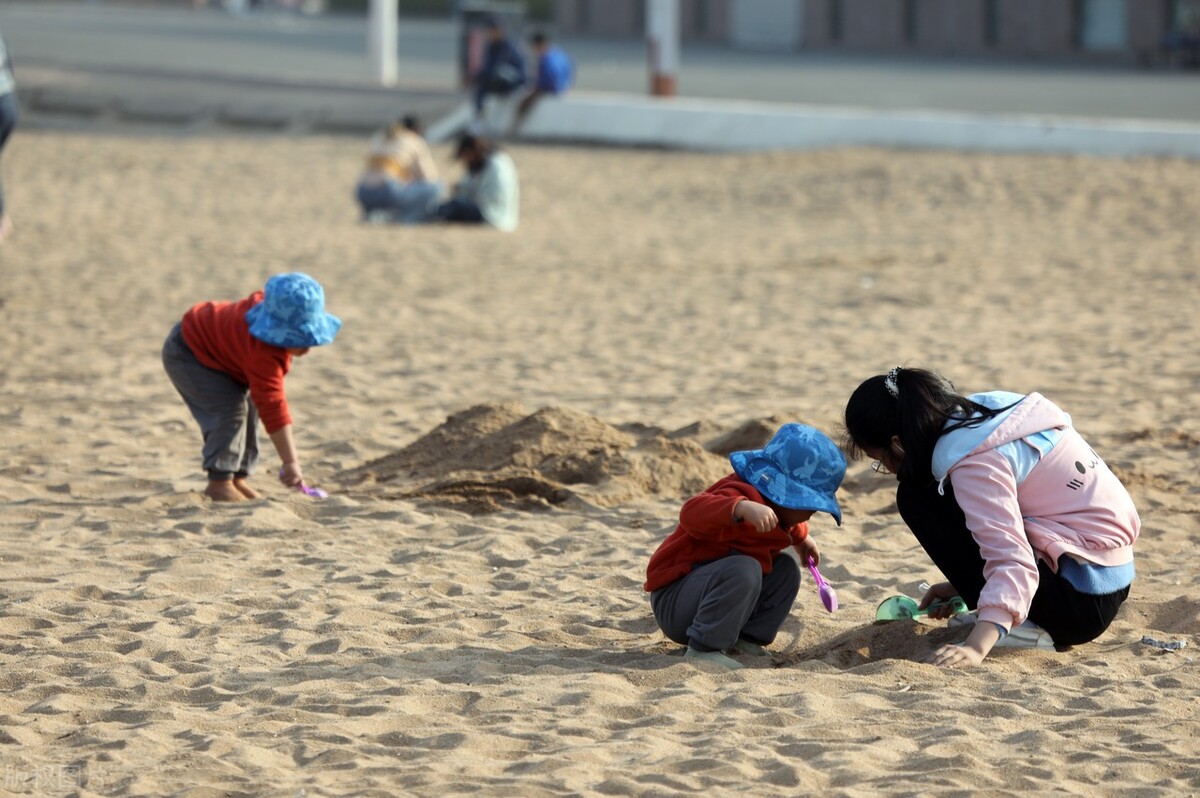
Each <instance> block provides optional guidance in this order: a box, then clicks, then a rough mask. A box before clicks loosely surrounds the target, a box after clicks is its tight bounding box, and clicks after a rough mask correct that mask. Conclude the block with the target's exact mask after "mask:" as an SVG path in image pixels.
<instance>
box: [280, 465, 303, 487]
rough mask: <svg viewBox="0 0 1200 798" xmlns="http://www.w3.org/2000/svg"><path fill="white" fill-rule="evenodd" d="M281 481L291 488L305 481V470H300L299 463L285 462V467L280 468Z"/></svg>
mask: <svg viewBox="0 0 1200 798" xmlns="http://www.w3.org/2000/svg"><path fill="white" fill-rule="evenodd" d="M279 481H280V482H282V483H283V484H284V485H287V486H288V487H289V488H294V487H296V486H297V485H299V484H300V483H301V482H303V481H304V472H303V471H301V470H300V464H299V463H284V464H283V468H281V469H279Z"/></svg>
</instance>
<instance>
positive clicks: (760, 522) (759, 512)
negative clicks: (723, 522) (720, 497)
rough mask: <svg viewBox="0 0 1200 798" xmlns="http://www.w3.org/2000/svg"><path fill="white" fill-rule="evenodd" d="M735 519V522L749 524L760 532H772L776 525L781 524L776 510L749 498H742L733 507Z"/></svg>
mask: <svg viewBox="0 0 1200 798" xmlns="http://www.w3.org/2000/svg"><path fill="white" fill-rule="evenodd" d="M733 520H734V522H735V523H743V524H749V525H750V526H752V527H754V529H755V530H756V531H758V532H763V533H766V532H770V531H771V530H772V529H774V528H775V527H777V526H779V518H778V517H777V516H776V515H775V511H774V510H772V509H771V508H770V507H768V506H767V505H765V504H759V503H758V502H752V501H750V500H749V499H742V500H741V501H740V502H738V503H737V506H735V507H734V508H733Z"/></svg>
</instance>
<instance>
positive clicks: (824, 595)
mask: <svg viewBox="0 0 1200 798" xmlns="http://www.w3.org/2000/svg"><path fill="white" fill-rule="evenodd" d="M808 570H809V573H811V574H812V576H813V581H815V582H816V583H817V592H818V593H820V594H821V603H822V604H824V605H825V609H827V610H829V611H830V612H833V611H834V610H836V609H837V608H838V603H837V593H834V592H833V588H832V587H830V586H829V583H828V582H826V581H825V577H823V576H821V572H820V571H818V570H817V561H816V560H814V559H813V558H812V557H809V558H808Z"/></svg>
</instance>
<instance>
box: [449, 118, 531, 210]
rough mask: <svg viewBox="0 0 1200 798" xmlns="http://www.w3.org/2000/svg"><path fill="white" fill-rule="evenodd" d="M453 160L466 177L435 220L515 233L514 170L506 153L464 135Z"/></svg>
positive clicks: (517, 206) (517, 188) (516, 195)
mask: <svg viewBox="0 0 1200 798" xmlns="http://www.w3.org/2000/svg"><path fill="white" fill-rule="evenodd" d="M454 157H455V160H459V161H462V162H463V165H464V166H466V168H467V174H466V175H465V176H464V177H463V179H462V180H460V181H459V182H458V183H457V184H456V185H455V187H454V193H453V195H452V197H451V198H450V200H449V201H448V202H444V203H442V205H441V207H439V208H438V210H437V217H438V218H440V219H442V220H444V221H447V222H467V223H476V224H480V223H483V224H490V225H491V226H492V227H495V228H496V229H498V230H505V231H510V230H515V229H517V221H518V219H519V217H520V199H521V197H520V186H519V184H518V181H517V167H516V166H515V165H514V164H513V160H512V158H510V157H509V155H508V153H506V152H503V151H502V150H499V149H497V148H496V146H495V145H494V144H492V142H490V141H488V140H487V139H485V138H482V137H480V136H475V135H471V134H467V135H465V136H463V137H462V138H461V139H460V140H459V142H458V149H457V151H456V152H455V154H454Z"/></svg>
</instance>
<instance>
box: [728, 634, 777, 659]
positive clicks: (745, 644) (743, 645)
mask: <svg viewBox="0 0 1200 798" xmlns="http://www.w3.org/2000/svg"><path fill="white" fill-rule="evenodd" d="M733 650H734V651H736V652H737V653H739V654H745V655H746V656H748V657H769V656H771V652H770V651H767V650H766V649H765V648H763V647H762V646H760V645H759V644H758V643H755V642H754V641H753V640H747V639H746V638H744V637H739V638H738V641H737V642H736V643H734V644H733Z"/></svg>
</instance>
